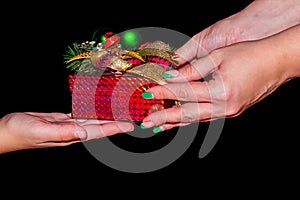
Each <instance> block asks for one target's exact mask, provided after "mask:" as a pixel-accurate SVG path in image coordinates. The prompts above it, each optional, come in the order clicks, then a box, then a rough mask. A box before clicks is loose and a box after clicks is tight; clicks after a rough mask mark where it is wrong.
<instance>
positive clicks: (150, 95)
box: [142, 92, 154, 99]
mask: <svg viewBox="0 0 300 200" xmlns="http://www.w3.org/2000/svg"><path fill="white" fill-rule="evenodd" d="M142 97H143V98H144V99H153V97H154V96H153V94H152V93H151V92H143V93H142Z"/></svg>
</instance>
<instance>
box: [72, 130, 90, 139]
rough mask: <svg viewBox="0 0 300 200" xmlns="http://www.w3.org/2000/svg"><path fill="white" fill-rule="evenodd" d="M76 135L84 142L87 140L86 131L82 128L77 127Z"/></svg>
mask: <svg viewBox="0 0 300 200" xmlns="http://www.w3.org/2000/svg"><path fill="white" fill-rule="evenodd" d="M74 134H75V137H77V138H80V139H82V140H84V139H86V138H87V134H86V131H85V130H83V129H82V128H80V127H77V128H76V129H75V132H74Z"/></svg>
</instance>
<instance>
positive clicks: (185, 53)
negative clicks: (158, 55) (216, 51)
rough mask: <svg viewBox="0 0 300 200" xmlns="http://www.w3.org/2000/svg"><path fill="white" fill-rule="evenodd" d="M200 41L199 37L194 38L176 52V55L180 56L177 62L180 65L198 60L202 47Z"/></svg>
mask: <svg viewBox="0 0 300 200" xmlns="http://www.w3.org/2000/svg"><path fill="white" fill-rule="evenodd" d="M198 41H199V40H198V37H197V36H194V37H192V38H191V39H190V40H189V41H187V42H186V43H185V44H184V45H182V46H181V47H180V48H178V49H177V50H176V51H175V54H176V55H177V56H178V58H176V60H177V61H178V62H179V65H182V64H184V63H186V62H190V61H191V60H193V59H194V58H196V55H197V51H198V48H199V46H200V45H199V42H198Z"/></svg>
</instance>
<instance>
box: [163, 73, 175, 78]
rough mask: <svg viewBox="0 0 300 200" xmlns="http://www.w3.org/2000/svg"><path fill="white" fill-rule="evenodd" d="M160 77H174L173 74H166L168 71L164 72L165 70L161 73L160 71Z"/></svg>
mask: <svg viewBox="0 0 300 200" xmlns="http://www.w3.org/2000/svg"><path fill="white" fill-rule="evenodd" d="M162 77H163V78H174V76H173V75H171V74H168V73H166V72H163V73H162Z"/></svg>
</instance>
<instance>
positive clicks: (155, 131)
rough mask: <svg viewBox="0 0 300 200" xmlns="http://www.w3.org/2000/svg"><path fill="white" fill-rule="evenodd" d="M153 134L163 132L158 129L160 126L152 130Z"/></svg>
mask: <svg viewBox="0 0 300 200" xmlns="http://www.w3.org/2000/svg"><path fill="white" fill-rule="evenodd" d="M152 131H153V133H159V132H162V131H163V130H162V129H161V128H160V126H159V127H155V128H153V130H152Z"/></svg>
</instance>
